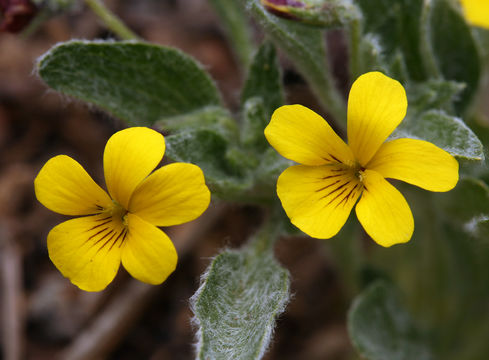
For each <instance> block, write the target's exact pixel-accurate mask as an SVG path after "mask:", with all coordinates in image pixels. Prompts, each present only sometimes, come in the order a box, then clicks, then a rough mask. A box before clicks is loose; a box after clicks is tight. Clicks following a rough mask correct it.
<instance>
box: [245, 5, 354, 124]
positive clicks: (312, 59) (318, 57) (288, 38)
mask: <svg viewBox="0 0 489 360" xmlns="http://www.w3.org/2000/svg"><path fill="white" fill-rule="evenodd" d="M246 3H247V4H248V8H249V10H250V12H251V13H252V15H253V17H254V18H255V19H256V20H257V21H258V22H259V23H260V24H261V25H262V27H263V29H264V30H265V33H266V34H267V35H268V36H269V37H270V38H271V39H272V40H273V41H274V42H275V44H276V45H277V46H278V47H279V48H281V49H282V50H283V51H284V52H285V53H286V54H287V55H288V57H289V58H290V59H291V60H292V61H293V62H294V64H295V65H296V66H297V69H298V70H299V71H300V72H301V73H302V75H303V76H304V77H305V78H306V80H307V81H308V82H309V83H310V85H311V88H312V90H313V91H314V92H315V94H316V96H317V97H318V99H319V100H320V101H321V102H322V103H323V105H324V106H325V107H326V109H327V110H328V112H329V113H330V114H331V115H332V116H333V117H334V118H335V119H336V120H337V121H340V122H341V121H342V122H346V105H345V102H344V100H343V98H342V96H341V95H340V93H339V91H338V89H337V88H336V84H335V82H334V79H333V77H332V75H331V73H330V69H329V65H328V62H327V61H326V56H325V55H326V48H325V39H324V32H323V31H321V30H318V29H314V28H311V27H307V26H305V25H302V24H300V23H296V22H293V21H288V20H284V19H280V18H278V17H276V16H274V15H272V14H270V13H268V12H267V11H266V10H265V9H264V8H263V6H262V5H261V4H260V1H259V0H246Z"/></svg>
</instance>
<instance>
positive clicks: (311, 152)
mask: <svg viewBox="0 0 489 360" xmlns="http://www.w3.org/2000/svg"><path fill="white" fill-rule="evenodd" d="M265 136H266V138H267V140H268V142H269V143H270V145H272V146H273V147H274V148H275V150H277V151H278V152H279V153H280V155H282V156H283V157H285V158H287V159H290V160H293V161H295V162H298V163H300V164H304V165H323V164H328V163H337V162H343V163H348V164H352V163H353V162H354V159H353V154H352V153H351V151H350V149H349V148H348V146H347V145H346V144H345V142H344V141H343V140H341V138H340V137H339V136H338V135H336V133H335V132H334V131H333V129H332V128H331V126H329V124H328V123H327V122H326V120H324V119H323V118H322V117H321V116H319V115H318V114H316V113H315V112H314V111H312V110H310V109H308V108H306V107H304V106H302V105H286V106H281V107H279V108H278V109H277V110H275V112H274V113H273V115H272V120H271V121H270V123H269V124H268V126H267V127H266V128H265Z"/></svg>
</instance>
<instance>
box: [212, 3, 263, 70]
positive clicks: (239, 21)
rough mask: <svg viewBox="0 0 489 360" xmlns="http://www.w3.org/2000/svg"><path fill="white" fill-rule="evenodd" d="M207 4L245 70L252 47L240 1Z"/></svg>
mask: <svg viewBox="0 0 489 360" xmlns="http://www.w3.org/2000/svg"><path fill="white" fill-rule="evenodd" d="M209 2H210V3H211V5H212V7H213V8H214V10H215V11H216V13H217V14H218V15H219V20H220V23H221V25H222V26H223V27H224V30H225V31H226V33H227V35H228V37H229V39H230V42H231V46H232V47H233V49H234V52H235V53H236V55H237V57H238V59H239V61H240V62H241V65H243V67H244V68H245V69H246V68H247V67H248V65H249V63H250V59H251V54H252V53H253V48H254V46H253V42H252V40H251V31H250V28H249V26H248V19H247V17H246V15H245V12H244V11H243V10H244V7H243V5H242V2H241V1H240V0H209Z"/></svg>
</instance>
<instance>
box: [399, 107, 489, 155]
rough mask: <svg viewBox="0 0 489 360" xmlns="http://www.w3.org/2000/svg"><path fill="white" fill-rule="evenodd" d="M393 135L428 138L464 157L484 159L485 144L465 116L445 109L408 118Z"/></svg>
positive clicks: (450, 151) (451, 152)
mask: <svg viewBox="0 0 489 360" xmlns="http://www.w3.org/2000/svg"><path fill="white" fill-rule="evenodd" d="M392 137H393V138H404V137H407V138H414V139H421V140H426V141H429V142H431V143H433V144H435V145H436V146H438V147H440V148H442V149H444V150H445V151H447V152H449V153H450V154H452V155H453V156H456V157H458V158H461V159H467V160H482V159H484V152H483V147H482V144H481V142H480V141H479V139H478V138H477V136H476V135H475V134H474V133H473V132H472V130H471V129H470V128H469V127H468V126H467V125H466V124H465V123H464V122H463V121H462V119H459V118H457V117H453V116H450V115H447V114H446V113H444V112H443V111H438V110H432V111H427V112H425V113H423V114H422V115H420V116H417V115H416V116H411V117H408V118H406V119H405V120H404V121H403V122H402V123H401V126H399V127H398V128H397V129H396V131H395V132H394V134H393V136H392Z"/></svg>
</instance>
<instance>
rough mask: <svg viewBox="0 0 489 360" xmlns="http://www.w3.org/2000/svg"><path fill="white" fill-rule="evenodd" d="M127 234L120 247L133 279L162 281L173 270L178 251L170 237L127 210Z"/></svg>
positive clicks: (126, 266) (158, 282) (156, 282)
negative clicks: (122, 246)
mask: <svg viewBox="0 0 489 360" xmlns="http://www.w3.org/2000/svg"><path fill="white" fill-rule="evenodd" d="M127 221H128V226H129V235H128V238H127V240H126V242H125V244H124V249H123V250H122V265H123V266H124V267H125V268H126V270H127V271H128V272H129V273H130V274H131V275H132V276H133V277H135V278H136V279H138V280H141V281H143V282H145V283H148V284H153V285H156V284H161V283H162V282H163V281H165V280H166V278H167V277H168V276H169V275H170V274H171V273H172V272H173V271H174V270H175V267H176V265H177V259H178V256H177V252H176V250H175V247H174V246H173V243H172V242H171V240H170V238H169V237H168V236H167V235H166V234H165V233H164V232H163V231H161V230H160V229H158V228H157V227H156V226H153V225H151V224H150V223H147V222H146V221H144V220H142V219H141V218H139V217H138V216H137V215H133V214H130V213H129V214H128V215H127Z"/></svg>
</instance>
